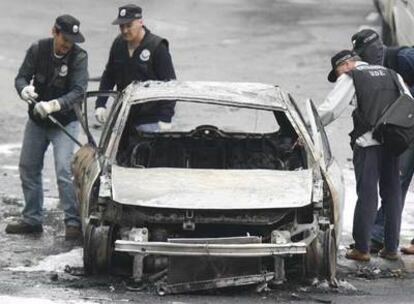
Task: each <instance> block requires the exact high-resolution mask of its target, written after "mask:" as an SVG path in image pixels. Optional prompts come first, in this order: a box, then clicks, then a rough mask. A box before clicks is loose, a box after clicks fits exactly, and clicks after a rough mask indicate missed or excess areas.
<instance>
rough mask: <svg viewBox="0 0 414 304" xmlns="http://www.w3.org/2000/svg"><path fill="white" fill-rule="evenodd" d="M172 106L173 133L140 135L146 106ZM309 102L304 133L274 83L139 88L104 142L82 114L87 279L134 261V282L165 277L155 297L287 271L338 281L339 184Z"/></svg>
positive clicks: (112, 118)
mask: <svg viewBox="0 0 414 304" xmlns="http://www.w3.org/2000/svg"><path fill="white" fill-rule="evenodd" d="M100 94H102V93H99V92H95V93H89V96H96V95H100ZM171 100H174V101H176V102H177V103H176V115H175V118H174V124H173V126H174V127H173V128H172V129H171V130H168V131H163V132H157V133H146V132H139V131H137V129H136V125H135V123H134V121H135V119H134V116H135V115H136V113H137V111H138V112H139V109H140V107H142V106H145V105H146V104H150V103H153V102H164V101H171ZM85 105H86V103H85ZM306 106H307V114H308V119H307V120H308V121H309V123H308V124H309V125H308V126H306V125H305V123H304V119H303V117H302V114H301V113H300V111H299V110H298V107H297V106H296V104H295V101H294V100H293V99H292V97H291V96H290V95H289V94H287V93H285V92H284V91H282V90H281V89H280V88H278V87H277V86H272V85H265V84H251V83H214V82H168V83H160V82H145V83H133V84H131V85H130V86H129V87H128V88H127V89H126V90H125V91H124V92H123V93H122V94H121V95H120V96H119V97H117V98H116V99H115V101H114V103H113V105H112V107H111V110H110V115H109V118H108V121H107V123H106V125H105V127H104V130H103V132H102V135H101V139H100V143H99V145H95V144H94V143H93V140H92V135H91V134H90V133H89V129H88V123H87V119H86V118H85V117H87V115H83V117H84V119H83V121H82V123H83V126H84V129H85V131H86V132H87V134H88V138H89V139H90V143H89V144H87V145H85V146H83V147H82V148H81V149H80V150H79V151H78V152H77V153H76V155H75V159H74V163H73V172H74V177H75V187H76V191H77V197H78V200H79V202H80V209H81V216H82V220H83V231H84V266H85V271H86V272H87V273H99V272H107V271H114V269H116V268H117V267H118V266H119V265H120V264H122V263H123V262H125V261H128V260H129V262H128V263H130V264H129V267H130V268H131V275H132V277H133V278H134V280H136V281H141V280H149V281H154V280H155V279H154V278H157V279H159V280H158V281H157V287H158V291H159V293H160V294H165V293H179V292H186V291H193V290H200V289H208V288H218V287H226V286H235V285H246V284H254V283H260V282H266V281H272V282H274V283H281V282H283V281H285V280H286V270H289V269H291V268H292V269H293V268H295V269H296V270H299V271H300V272H301V274H302V275H303V276H306V277H314V276H320V277H323V278H327V279H330V280H332V279H333V278H334V276H335V269H336V250H337V244H338V242H339V235H340V222H341V221H340V215H341V210H342V205H343V180H342V176H341V173H340V169H339V167H338V166H337V164H336V162H335V161H334V160H333V158H332V155H331V153H330V149H329V144H328V141H327V137H326V134H325V132H324V130H323V127H322V125H321V123H320V121H319V118H318V115H317V112H316V110H315V108H314V106H313V104H312V102H311V101H310V100H308V101H307V103H306ZM85 112H87V110H85ZM84 114H85V113H84Z"/></svg>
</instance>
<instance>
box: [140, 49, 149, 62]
mask: <svg viewBox="0 0 414 304" xmlns="http://www.w3.org/2000/svg"><path fill="white" fill-rule="evenodd" d="M150 57H151V52H150V51H149V50H148V49H143V50H142V51H141V54H139V59H141V60H142V61H148V60H149V59H150Z"/></svg>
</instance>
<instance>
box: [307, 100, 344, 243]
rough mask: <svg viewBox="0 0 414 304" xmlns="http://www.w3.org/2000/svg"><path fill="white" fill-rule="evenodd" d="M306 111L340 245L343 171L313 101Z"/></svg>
mask: <svg viewBox="0 0 414 304" xmlns="http://www.w3.org/2000/svg"><path fill="white" fill-rule="evenodd" d="M306 110H307V114H308V117H309V118H310V121H309V124H310V130H311V132H312V134H311V136H312V137H313V139H314V142H315V145H316V151H317V153H318V154H319V158H320V160H321V161H320V163H321V164H323V166H321V171H322V175H323V176H324V178H325V180H326V182H327V184H328V186H329V189H330V192H331V196H332V202H333V204H334V205H335V206H333V208H332V210H333V214H332V218H331V220H332V221H333V222H334V223H335V224H337V225H336V226H337V228H336V229H335V233H336V241H337V243H338V244H339V241H340V236H341V232H342V225H341V223H342V222H343V221H342V216H343V208H344V199H345V189H344V178H343V175H342V170H341V168H340V167H339V165H338V163H337V162H336V161H335V159H334V157H333V154H332V151H331V148H330V145H329V141H328V136H327V134H326V131H325V128H324V126H323V124H322V120H321V118H320V116H319V114H318V111H317V109H316V107H315V105H314V103H313V102H312V100H311V99H308V100H306Z"/></svg>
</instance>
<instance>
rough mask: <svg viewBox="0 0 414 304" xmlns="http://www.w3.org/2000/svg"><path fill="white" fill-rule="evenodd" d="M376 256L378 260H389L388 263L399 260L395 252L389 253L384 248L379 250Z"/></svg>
mask: <svg viewBox="0 0 414 304" xmlns="http://www.w3.org/2000/svg"><path fill="white" fill-rule="evenodd" d="M378 256H379V257H380V258H383V259H386V260H390V261H396V260H398V259H399V258H400V257H399V255H398V253H397V252H391V251H388V250H387V249H385V248H383V249H381V250H380V251H379V252H378Z"/></svg>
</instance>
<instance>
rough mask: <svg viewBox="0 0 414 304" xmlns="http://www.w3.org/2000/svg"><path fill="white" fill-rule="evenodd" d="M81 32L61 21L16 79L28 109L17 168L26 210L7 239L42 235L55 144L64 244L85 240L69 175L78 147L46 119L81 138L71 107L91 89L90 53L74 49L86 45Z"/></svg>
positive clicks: (69, 20) (29, 55) (69, 18)
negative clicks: (45, 176) (48, 159)
mask: <svg viewBox="0 0 414 304" xmlns="http://www.w3.org/2000/svg"><path fill="white" fill-rule="evenodd" d="M79 26H80V23H79V21H78V20H77V19H76V18H74V17H73V16H71V15H62V16H59V17H57V18H56V21H55V24H54V26H53V28H52V35H53V38H47V39H42V40H39V41H37V42H35V43H34V44H32V46H31V47H30V48H29V49H28V50H27V53H26V57H25V59H24V61H23V64H22V65H21V67H20V69H19V72H18V74H17V76H16V78H15V87H16V90H17V92H18V94H19V95H20V97H21V98H22V99H23V100H25V101H26V102H27V103H28V104H29V109H28V113H29V120H28V121H27V123H26V128H25V132H24V139H23V146H22V150H21V154H20V162H19V172H20V178H21V181H22V187H23V194H24V199H25V207H24V209H23V212H22V218H21V219H20V220H18V221H17V222H13V223H10V224H8V225H7V227H6V232H7V233H17V234H25V233H40V232H42V231H43V226H42V220H43V213H42V208H43V188H42V169H43V159H44V155H45V152H46V150H47V147H48V146H49V144H50V143H52V145H53V153H54V159H55V171H56V178H57V184H58V190H59V199H60V202H61V204H62V206H63V209H64V212H65V219H64V220H65V226H66V230H65V236H66V239H75V238H78V237H80V236H81V229H80V219H79V213H78V210H77V204H76V201H75V193H74V188H73V184H72V175H71V169H70V163H71V160H72V156H73V150H74V142H73V141H72V140H71V139H70V138H69V137H68V136H67V135H66V134H65V133H64V132H63V131H62V130H61V129H59V128H58V127H57V126H56V125H54V124H53V123H52V122H51V121H50V120H49V119H48V118H47V117H48V115H49V114H52V113H53V117H54V118H55V119H56V120H58V121H59V122H60V123H61V124H62V125H64V126H65V128H66V130H67V131H68V132H69V133H70V134H71V135H72V136H73V137H77V135H78V132H79V123H78V122H77V118H76V115H75V112H74V110H73V105H74V104H75V103H78V102H80V101H81V99H82V96H83V94H84V92H85V91H86V87H87V83H88V71H87V62H88V58H87V53H86V52H85V51H84V50H83V49H81V48H80V47H79V46H77V45H76V43H80V42H83V41H84V40H85V39H84V37H83V35H82V34H81V33H80V31H79Z"/></svg>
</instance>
